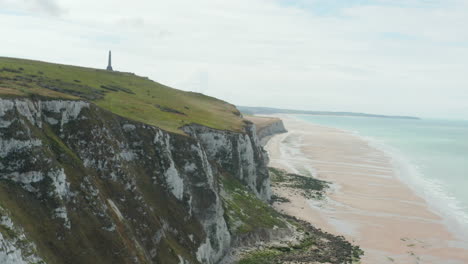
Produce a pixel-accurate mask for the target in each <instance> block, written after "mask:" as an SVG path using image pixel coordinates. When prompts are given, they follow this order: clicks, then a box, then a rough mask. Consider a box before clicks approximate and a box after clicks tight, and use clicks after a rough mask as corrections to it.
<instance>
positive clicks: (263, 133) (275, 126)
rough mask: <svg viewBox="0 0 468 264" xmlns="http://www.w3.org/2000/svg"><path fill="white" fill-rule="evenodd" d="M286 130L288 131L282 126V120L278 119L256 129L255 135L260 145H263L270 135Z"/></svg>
mask: <svg viewBox="0 0 468 264" xmlns="http://www.w3.org/2000/svg"><path fill="white" fill-rule="evenodd" d="M286 132H288V131H287V130H286V128H285V127H284V124H283V121H282V120H281V119H278V120H277V121H275V122H273V123H271V124H269V125H267V126H264V127H262V128H260V129H258V131H257V136H258V138H259V140H260V143H261V145H262V146H265V145H266V143H267V142H268V140H269V139H270V137H271V136H273V135H276V134H281V133H286Z"/></svg>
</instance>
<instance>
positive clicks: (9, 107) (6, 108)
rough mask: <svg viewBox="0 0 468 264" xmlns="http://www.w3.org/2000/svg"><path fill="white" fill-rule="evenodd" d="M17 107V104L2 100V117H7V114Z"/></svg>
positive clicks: (0, 115)
mask: <svg viewBox="0 0 468 264" xmlns="http://www.w3.org/2000/svg"><path fill="white" fill-rule="evenodd" d="M14 107H15V104H14V103H13V101H12V100H5V99H2V98H0V117H3V116H5V114H6V113H7V112H9V111H11V110H12V109H13V108H14Z"/></svg>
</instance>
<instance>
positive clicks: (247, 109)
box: [237, 106, 420, 120]
mask: <svg viewBox="0 0 468 264" xmlns="http://www.w3.org/2000/svg"><path fill="white" fill-rule="evenodd" d="M237 108H238V109H239V110H240V111H241V112H242V113H244V114H248V115H271V114H301V115H331V116H357V117H375V118H392V119H415V120H418V119H420V118H419V117H414V116H393V115H374V114H366V113H354V112H331V111H308V110H293V109H280V108H270V107H252V106H237Z"/></svg>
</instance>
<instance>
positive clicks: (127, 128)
mask: <svg viewBox="0 0 468 264" xmlns="http://www.w3.org/2000/svg"><path fill="white" fill-rule="evenodd" d="M135 129H136V127H135V126H134V125H132V124H125V125H123V130H124V131H125V132H131V131H134V130H135Z"/></svg>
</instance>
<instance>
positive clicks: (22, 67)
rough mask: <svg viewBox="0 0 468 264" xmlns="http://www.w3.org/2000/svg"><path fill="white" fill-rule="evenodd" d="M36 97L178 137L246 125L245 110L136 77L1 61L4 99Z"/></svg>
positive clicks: (0, 79) (18, 60)
mask: <svg viewBox="0 0 468 264" xmlns="http://www.w3.org/2000/svg"><path fill="white" fill-rule="evenodd" d="M32 96H42V97H49V98H63V99H75V100H78V99H81V100H87V101H90V102H93V103H94V104H96V105H98V106H100V107H102V108H104V109H106V110H108V111H111V112H113V113H115V114H118V115H120V116H123V117H126V118H129V119H132V120H136V121H140V122H143V123H146V124H149V125H154V126H157V127H160V128H162V129H165V130H168V131H171V132H176V133H182V132H181V130H180V129H179V128H180V127H181V126H183V125H186V124H190V123H197V124H200V125H205V126H208V127H211V128H215V129H223V130H231V131H241V130H242V127H243V119H242V117H241V116H240V113H239V111H237V109H236V108H235V106H233V105H231V104H228V103H226V102H224V101H221V100H218V99H216V98H213V97H209V96H205V95H203V94H199V93H192V92H184V91H180V90H177V89H173V88H170V87H167V86H165V85H162V84H159V83H157V82H154V81H151V80H149V79H148V78H145V77H140V76H137V75H134V74H132V73H125V72H109V71H105V70H99V69H92V68H84V67H76V66H69V65H60V64H53V63H46V62H40V61H31V60H23V59H14V58H4V57H0V97H32Z"/></svg>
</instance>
